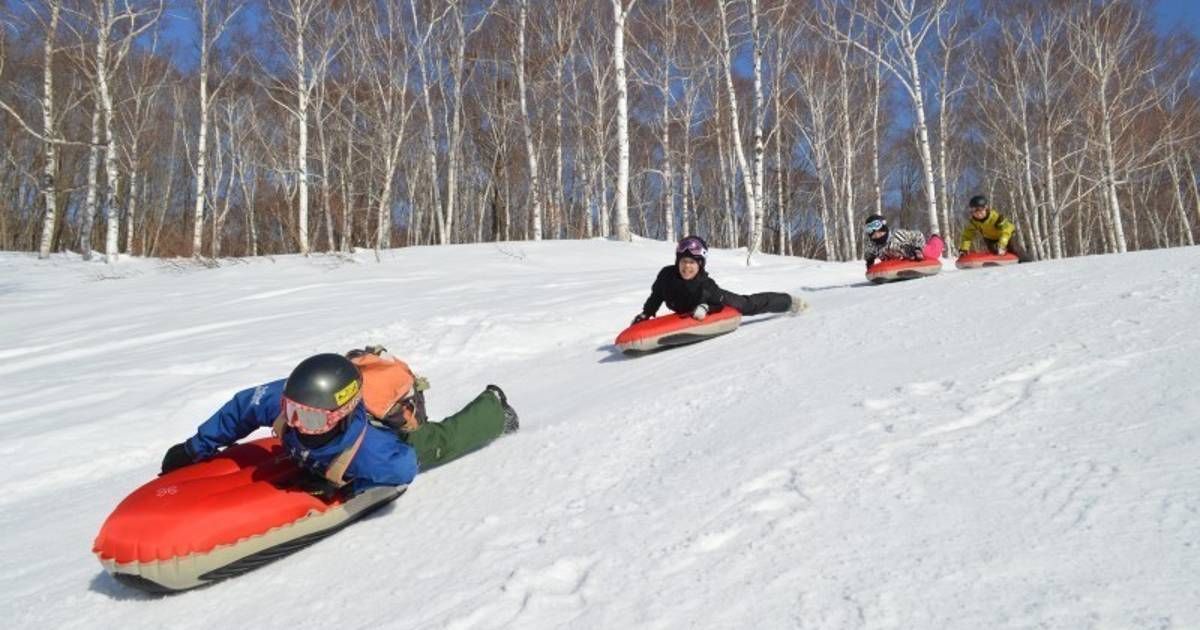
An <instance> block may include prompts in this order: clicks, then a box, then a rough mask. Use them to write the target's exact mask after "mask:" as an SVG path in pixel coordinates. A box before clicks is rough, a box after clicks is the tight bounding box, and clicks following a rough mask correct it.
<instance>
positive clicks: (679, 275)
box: [633, 236, 808, 324]
mask: <svg viewBox="0 0 1200 630" xmlns="http://www.w3.org/2000/svg"><path fill="white" fill-rule="evenodd" d="M707 256H708V244H707V243H705V242H704V239H702V238H700V237H699V236H688V237H685V238H684V239H683V240H681V241H679V245H678V246H676V248H675V264H674V265H667V266H666V267H663V268H662V270H661V271H659V272H658V277H657V278H655V279H654V285H653V286H652V287H650V297H649V298H647V299H646V303H645V304H644V305H643V306H642V312H641V313H638V314H637V316H636V317H634V318H633V323H635V324H636V323H638V322H640V321H644V320H647V319H650V318H651V317H654V315H655V314H657V313H658V309H659V307H660V306H662V304H663V302H666V304H667V308H669V309H671V310H672V311H674V312H676V313H680V314H684V313H690V314H691V316H692V317H694V318H695V319H698V320H702V319H704V318H705V317H707V316H708V314H709V313H715V312H717V311H719V310H721V309H722V308H724V307H726V306H731V307H733V308H736V309H737V310H739V311H741V313H742V314H743V315H758V314H759V313H784V312H788V311H790V312H792V313H799V312H800V311H803V310H804V309H806V308H808V304H806V303H805V302H804V300H802V299H800V298H799V297H798V296H794V295H788V294H787V293H754V294H752V295H739V294H737V293H732V292H729V291H726V290H725V289H722V288H721V287H719V286H717V283H716V282H715V281H714V280H713V279H712V278H710V277H709V276H708V272H706V271H705V270H704V261H705V258H707Z"/></svg>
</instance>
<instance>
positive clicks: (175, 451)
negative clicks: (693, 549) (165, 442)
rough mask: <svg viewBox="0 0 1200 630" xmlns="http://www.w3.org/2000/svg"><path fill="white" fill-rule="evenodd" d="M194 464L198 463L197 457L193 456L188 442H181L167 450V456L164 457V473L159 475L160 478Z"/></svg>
mask: <svg viewBox="0 0 1200 630" xmlns="http://www.w3.org/2000/svg"><path fill="white" fill-rule="evenodd" d="M194 463H196V457H195V455H193V454H192V451H191V449H189V448H188V445H187V442H180V443H179V444H176V445H175V446H172V447H171V448H169V449H167V454H166V455H163V460H162V472H160V473H158V474H159V475H160V476H161V475H165V474H167V473H169V472H171V471H172V470H177V469H179V468H183V467H184V466H188V465H191V464H194Z"/></svg>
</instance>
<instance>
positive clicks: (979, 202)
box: [967, 195, 988, 210]
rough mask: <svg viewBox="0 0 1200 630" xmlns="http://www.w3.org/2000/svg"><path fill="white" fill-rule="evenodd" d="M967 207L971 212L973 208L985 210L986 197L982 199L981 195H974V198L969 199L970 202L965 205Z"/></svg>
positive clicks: (986, 205)
mask: <svg viewBox="0 0 1200 630" xmlns="http://www.w3.org/2000/svg"><path fill="white" fill-rule="evenodd" d="M967 207H968V208H971V210H974V209H975V208H986V207H988V201H987V197H984V196H983V195H975V196H974V197H971V201H970V202H968V203H967Z"/></svg>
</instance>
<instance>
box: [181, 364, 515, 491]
mask: <svg viewBox="0 0 1200 630" xmlns="http://www.w3.org/2000/svg"><path fill="white" fill-rule="evenodd" d="M367 351H368V352H372V351H373V352H376V353H378V352H379V351H382V348H368V350H367ZM355 352H358V353H362V352H364V351H355ZM351 356H355V355H354V354H353V353H352V354H351ZM397 363H399V364H400V365H401V366H403V369H404V371H405V372H407V374H409V375H410V376H411V372H409V371H408V367H407V366H406V365H404V364H403V363H402V362H397ZM377 373H379V372H373V371H366V370H365V368H364V370H360V368H359V366H358V365H356V363H355V362H353V361H351V360H350V359H349V358H347V357H346V356H343V355H340V354H318V355H315V356H312V357H309V358H307V359H305V360H304V361H301V362H300V364H299V365H297V366H296V368H295V369H294V370H292V373H291V374H290V375H289V376H288V377H287V378H286V379H284V380H277V381H272V382H269V383H265V384H262V385H259V386H257V387H252V388H249V389H245V390H242V391H240V392H238V393H237V394H235V395H234V396H233V398H232V399H231V400H230V401H229V402H227V403H225V405H224V406H222V407H221V408H220V409H219V410H217V412H216V413H215V414H213V415H212V416H211V417H210V418H209V419H208V420H206V421H204V423H203V424H201V425H200V427H199V428H198V429H197V431H196V434H195V435H193V436H192V437H191V438H189V439H188V440H187V441H184V442H181V443H179V444H176V445H174V446H172V447H171V448H170V449H168V450H167V452H166V454H165V455H164V457H163V461H162V474H166V473H168V472H171V471H173V470H175V469H178V468H182V467H183V466H187V465H189V464H192V463H195V462H198V461H202V460H204V459H208V458H210V457H212V456H213V455H215V454H217V452H218V451H219V450H220V449H221V448H224V447H227V446H230V445H232V444H234V443H235V442H237V441H238V440H240V439H242V438H244V437H246V436H247V435H249V434H250V433H252V432H253V431H254V430H256V429H258V428H260V427H268V426H269V427H273V430H274V432H275V434H276V435H277V436H278V437H279V438H280V442H281V443H282V445H283V448H284V450H285V451H286V452H287V453H288V455H289V456H290V457H291V458H292V460H293V461H295V462H296V463H297V464H298V465H299V466H300V467H301V468H303V469H304V470H306V471H307V472H308V473H309V475H308V476H307V478H306V479H305V480H304V482H303V484H304V487H305V489H307V490H309V491H310V492H312V493H313V494H315V495H318V496H332V495H333V494H335V493H337V492H338V491H340V490H343V489H348V491H349V493H350V494H351V495H353V494H357V493H359V492H362V491H363V490H366V489H367V488H370V487H373V486H384V485H390V486H399V485H406V484H408V483H410V482H411V481H412V480H413V478H414V477H415V476H416V475H417V472H418V471H421V470H427V469H429V468H432V467H434V466H438V465H441V464H443V463H445V462H448V461H450V460H452V459H456V458H458V457H460V456H462V455H464V454H466V453H469V452H471V451H473V450H476V449H478V448H481V447H482V446H484V445H486V444H487V443H488V442H491V441H492V440H494V439H495V438H497V437H499V436H500V435H502V434H505V433H511V432H513V431H516V430H517V428H518V426H519V423H518V419H517V414H516V411H514V410H513V408H512V407H511V406H509V404H508V400H507V398H506V396H505V395H504V392H503V391H502V390H501V389H500V388H499V387H497V386H495V385H488V386H487V388H486V389H485V390H484V391H483V392H482V393H480V394H479V395H478V396H476V398H475V399H474V400H472V401H471V403H469V404H468V405H467V406H466V407H464V408H463V409H462V410H461V411H459V412H458V413H456V414H454V415H452V416H450V417H449V418H446V419H445V420H443V421H441V422H427V421H426V420H425V418H424V396H423V393H422V392H420V391H416V390H415V389H410V390H407V391H405V392H404V393H406V394H408V395H406V396H404V397H403V398H402V399H400V400H397V401H396V402H395V404H394V405H391V407H390V408H388V410H387V411H386V412H381V413H379V415H378V417H377V416H375V415H372V414H371V413H370V412H369V411H368V409H367V405H366V404H364V385H366V388H367V389H370V386H371V385H373V384H374V385H378V383H364V374H367V375H371V374H377ZM376 378H377V379H378V378H379V377H376ZM408 382H412V381H411V380H410V381H408ZM388 386H392V384H388ZM404 386H405V387H407V383H405V385H404ZM376 390H378V387H376ZM367 395H368V398H370V393H369V392H368V393H367ZM376 398H378V397H376ZM389 404H390V401H389Z"/></svg>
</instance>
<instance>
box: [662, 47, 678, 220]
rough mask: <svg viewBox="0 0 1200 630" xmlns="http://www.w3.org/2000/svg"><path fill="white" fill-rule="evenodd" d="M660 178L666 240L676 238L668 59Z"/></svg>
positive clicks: (663, 92)
mask: <svg viewBox="0 0 1200 630" xmlns="http://www.w3.org/2000/svg"><path fill="white" fill-rule="evenodd" d="M662 80H663V82H662V86H661V90H662V97H663V104H662V151H663V163H662V172H663V175H662V179H663V228H664V230H665V231H666V233H667V240H668V241H674V240H676V238H677V237H676V235H675V178H674V176H673V174H672V173H671V70H670V65H669V61H668V65H667V67H666V69H665V70H664V71H663V76H662Z"/></svg>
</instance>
